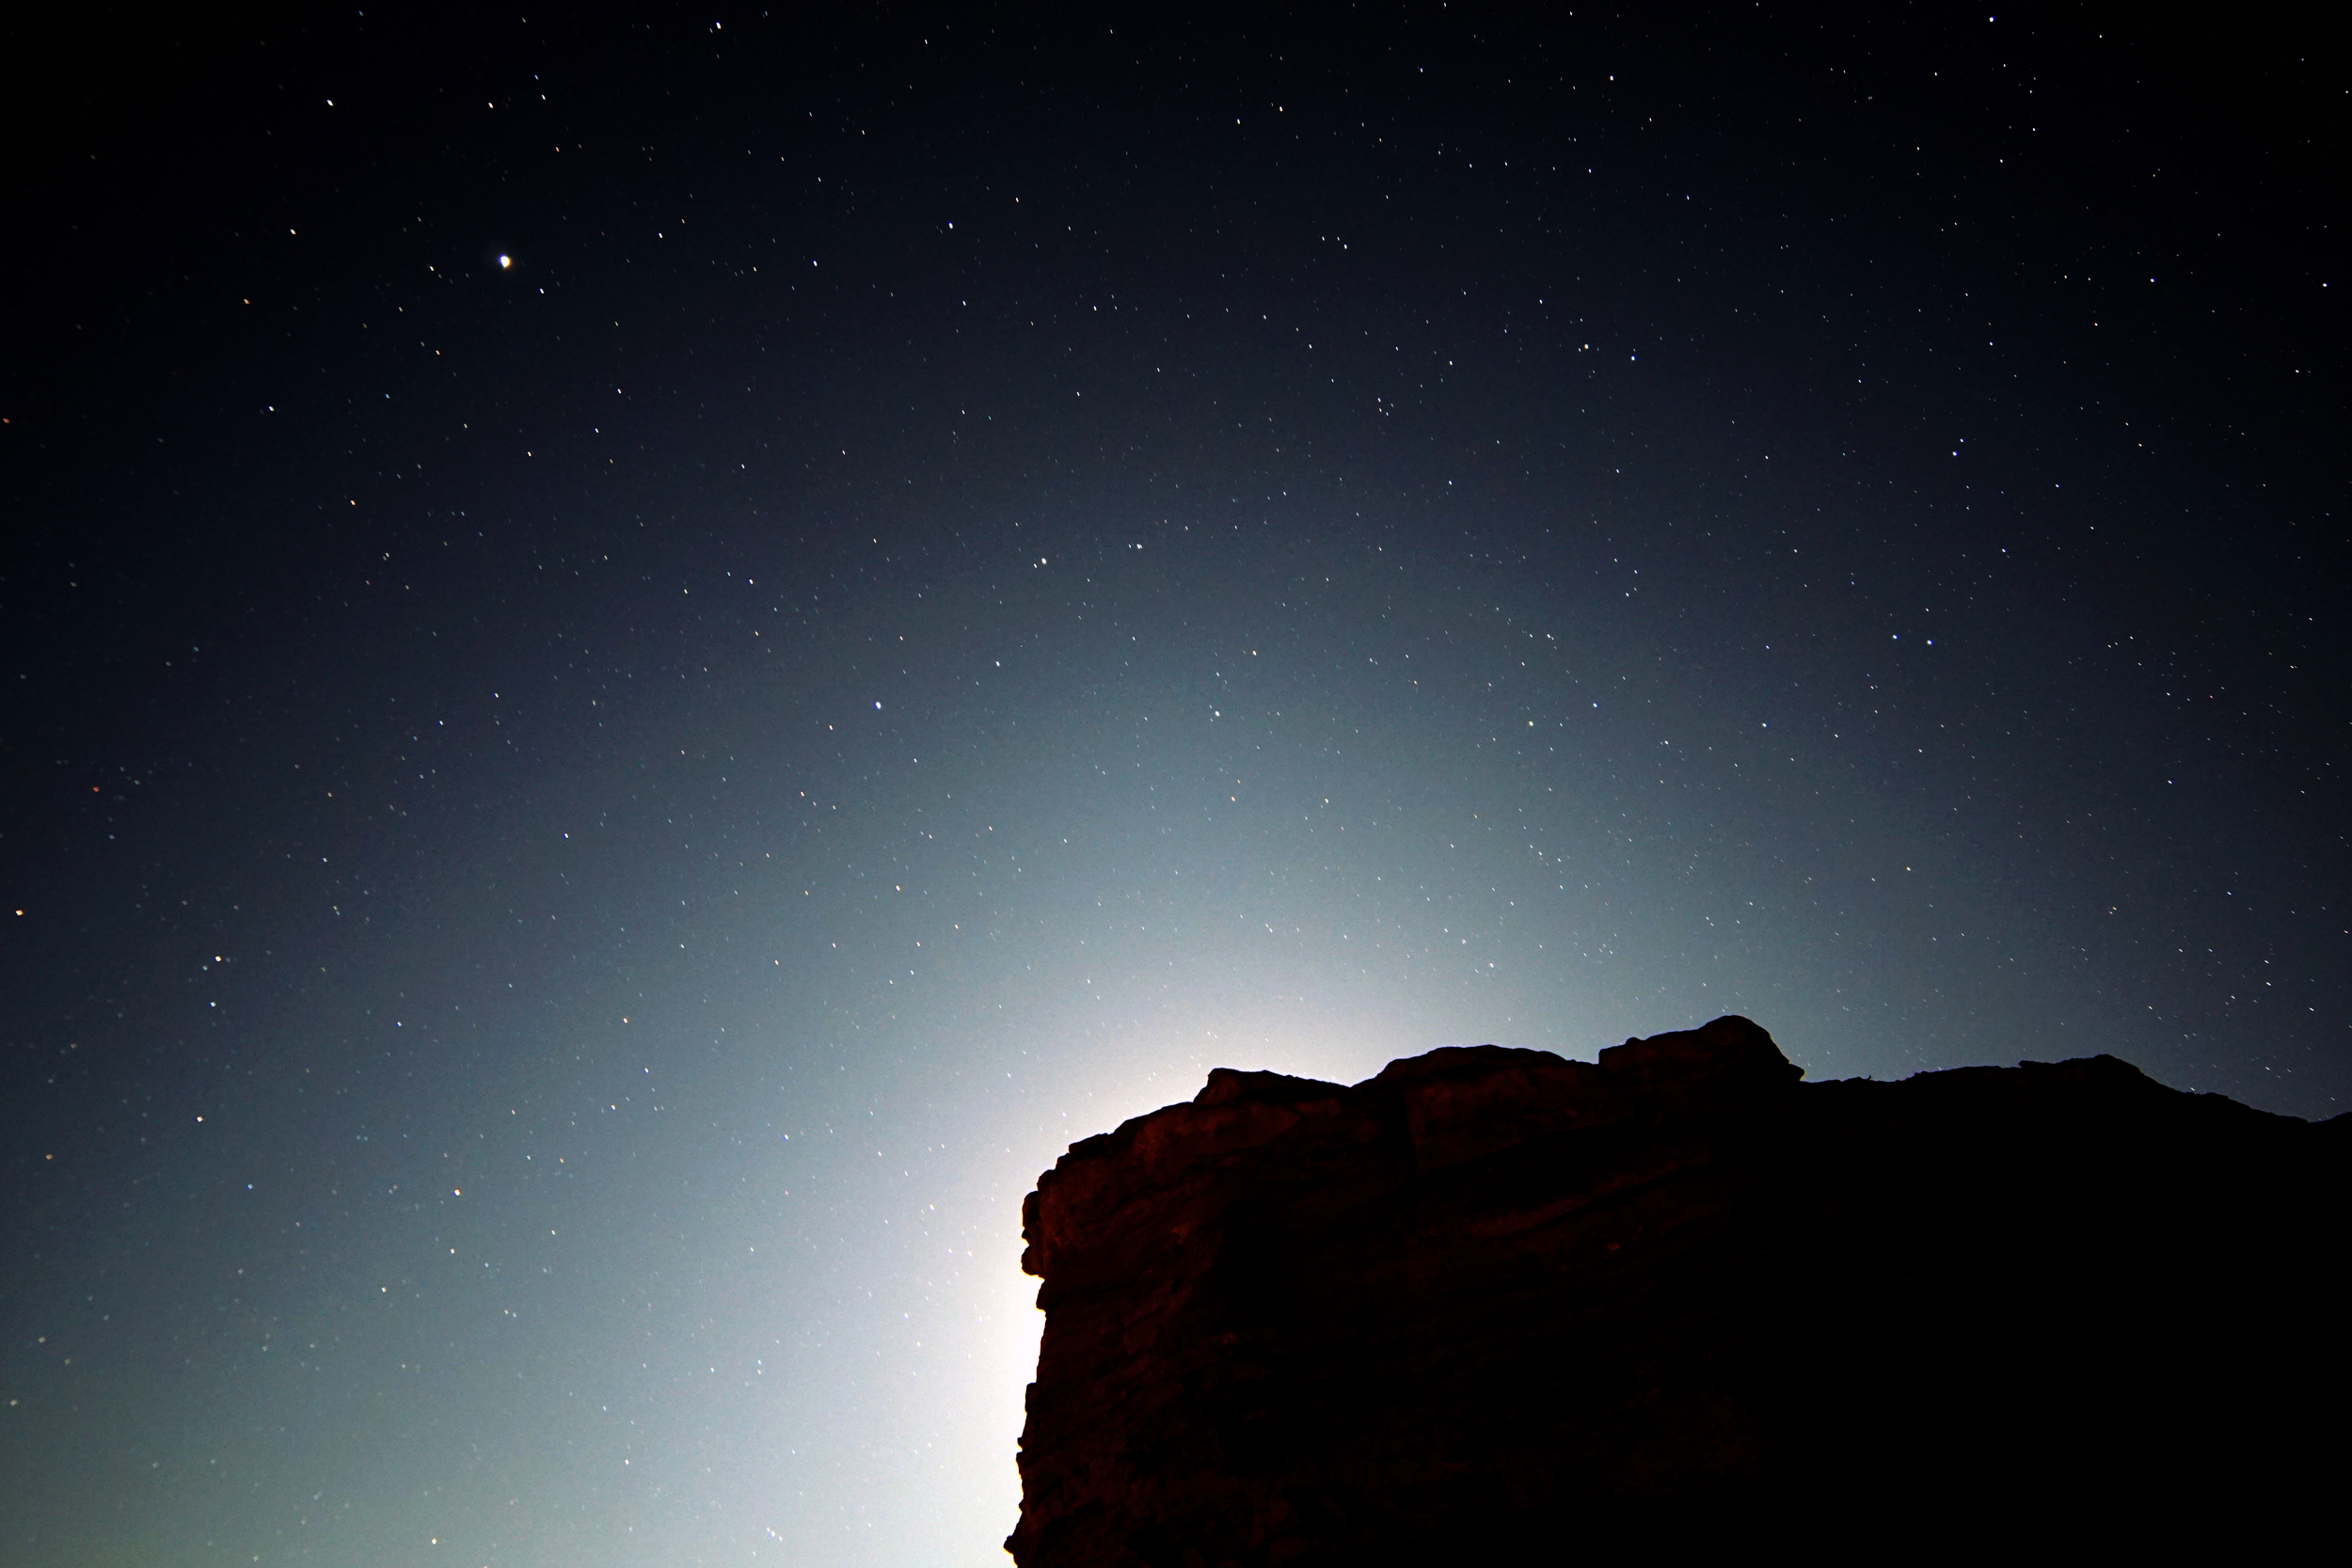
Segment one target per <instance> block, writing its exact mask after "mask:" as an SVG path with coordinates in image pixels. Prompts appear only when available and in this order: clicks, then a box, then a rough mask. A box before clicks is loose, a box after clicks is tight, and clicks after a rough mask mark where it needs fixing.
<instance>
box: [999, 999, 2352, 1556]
mask: <svg viewBox="0 0 2352 1568" xmlns="http://www.w3.org/2000/svg"><path fill="white" fill-rule="evenodd" d="M1802 1077H1803V1074H1802V1073H1801V1072H1800V1071H1799V1069H1796V1068H1795V1067H1793V1066H1791V1065H1790V1064H1789V1063H1788V1060H1787V1059H1786V1058H1785V1057H1784V1056H1783V1055H1782V1054H1781V1053H1780V1051H1779V1049H1778V1048H1777V1047H1776V1046H1775V1045H1774V1044H1773V1042H1772V1037H1771V1036H1769V1035H1768V1034H1766V1033H1765V1032H1764V1031H1763V1030H1762V1029H1760V1028H1758V1027H1757V1026H1756V1025H1755V1024H1754V1023H1751V1022H1748V1021H1747V1020H1745V1019H1741V1018H1722V1019H1717V1020H1716V1021H1715V1022H1712V1023H1709V1024H1708V1025H1706V1026H1705V1027H1704V1028H1701V1029H1695V1030H1691V1031H1687V1032H1682V1033H1677V1034H1667V1035H1660V1036H1656V1037H1651V1038H1649V1039H1635V1040H1628V1041H1627V1042H1626V1043H1625V1044H1624V1045H1621V1046H1617V1047H1614V1048H1613V1049H1610V1050H1607V1051H1603V1052H1602V1053H1600V1060H1599V1063H1598V1065H1597V1066H1596V1065H1593V1064H1589V1063H1581V1062H1571V1061H1566V1060H1563V1059H1562V1058H1560V1057H1558V1056H1555V1055H1552V1054H1551V1053H1548V1052H1540V1051H1518V1050H1506V1049H1502V1048H1500V1047H1496V1046H1479V1047H1475V1048H1470V1049H1448V1050H1441V1051H1434V1052H1431V1053H1429V1054H1427V1055H1424V1056H1419V1057H1414V1058H1411V1059H1409V1060H1405V1061H1398V1062H1393V1063H1391V1064H1390V1065H1389V1067H1388V1068H1387V1069H1385V1070H1383V1071H1382V1072H1381V1073H1380V1074H1379V1075H1378V1076H1377V1077H1375V1078H1373V1079H1370V1080H1368V1081H1367V1082H1365V1083H1361V1084H1358V1085H1353V1086H1344V1085H1338V1084H1327V1083H1320V1082H1317V1081H1314V1080H1311V1079H1300V1078H1291V1077H1286V1076H1283V1075H1282V1074H1279V1073H1273V1072H1237V1071H1232V1070H1230V1069H1217V1070H1216V1071H1215V1072H1213V1073H1211V1074H1210V1075H1209V1082H1208V1085H1207V1087H1205V1088H1204V1089H1202V1090H1201V1092H1200V1095H1199V1096H1198V1097H1197V1098H1196V1099H1195V1100H1194V1101H1191V1102H1190V1103H1188V1104H1181V1105H1171V1106H1168V1107H1167V1108H1165V1109H1163V1110H1159V1111H1155V1112H1153V1113H1152V1114H1151V1115H1149V1116H1145V1117H1136V1119H1134V1120H1132V1121H1129V1122H1127V1123H1126V1124H1124V1125H1123V1126H1121V1127H1120V1128H1119V1129H1118V1131H1116V1132H1110V1133H1107V1134H1104V1135H1103V1136H1099V1137H1093V1138H1089V1139H1087V1140H1086V1141H1085V1142H1083V1143H1079V1144H1077V1145H1074V1146H1073V1148H1071V1150H1070V1152H1069V1153H1068V1154H1067V1155H1065V1156H1064V1157H1063V1158H1062V1159H1061V1160H1060V1161H1059V1162H1058V1163H1057V1164H1056V1165H1055V1167H1054V1168H1053V1169H1052V1170H1051V1171H1048V1172H1046V1173H1045V1175H1044V1176H1042V1177H1041V1178H1040V1179H1039V1182H1038V1190H1037V1191H1036V1192H1035V1193H1033V1194H1031V1195H1030V1196H1029V1198H1028V1202H1027V1206H1026V1208H1025V1215H1024V1218H1025V1235H1026V1238H1027V1241H1028V1243H1029V1245H1028V1251H1027V1253H1026V1254H1025V1258H1024V1259H1023V1261H1024V1266H1025V1267H1026V1268H1027V1270H1028V1271H1029V1272H1030V1273H1031V1274H1034V1275H1038V1276H1039V1277H1040V1278H1041V1280H1042V1284H1041V1286H1040V1288H1039V1291H1038V1304H1039V1306H1040V1307H1042V1308H1043V1309H1044V1311H1045V1315H1046V1316H1045V1331H1044V1338H1043V1342H1042V1345H1041V1350H1040V1354H1039V1361H1038V1374H1037V1381H1036V1382H1035V1383H1034V1384H1033V1385H1031V1386H1030V1389H1029V1403H1028V1412H1029V1414H1028V1424H1027V1427H1026V1430H1025V1433H1024V1434H1023V1439H1022V1453H1021V1473H1022V1479H1023V1488H1024V1499H1023V1504H1022V1513H1021V1520H1020V1524H1019V1527H1018V1528H1016V1529H1015V1530H1014V1532H1013V1534H1012V1536H1011V1538H1010V1539H1009V1541H1007V1543H1006V1546H1007V1548H1008V1549H1009V1551H1010V1552H1011V1553H1012V1555H1013V1558H1014V1559H1015V1560H1016V1561H1017V1562H1019V1563H1020V1564H1022V1565H1023V1568H1097V1565H1103V1568H1108V1565H1114V1564H1115V1565H1122V1568H1124V1565H1130V1564H1132V1565H1136V1568H1222V1565H1250V1568H1257V1565H1268V1568H1271V1565H1275V1564H1286V1563H1340V1562H1347V1563H1359V1562H1379V1561H1397V1562H1404V1561H1412V1562H1424V1563H1434V1562H1486V1561H1494V1562H1503V1561H1511V1562H1518V1561H1564V1560H1567V1559H1568V1558H1571V1557H1579V1558H1581V1557H1583V1556H1585V1555H1587V1554H1588V1553H1589V1552H1590V1551H1591V1550H1593V1549H1596V1548H1602V1547H1608V1546H1611V1545H1616V1544H1625V1543H1627V1542H1628V1541H1630V1540H1636V1539H1638V1540H1639V1541H1640V1542H1641V1543H1643V1544H1645V1545H1649V1546H1656V1545H1659V1544H1672V1543H1673V1542H1675V1541H1676V1540H1677V1539H1682V1540H1689V1541H1695V1540H1697V1539H1699V1538H1701V1537H1708V1538H1715V1537H1718V1536H1719V1535H1726V1534H1727V1535H1731V1536H1737V1537H1738V1538H1740V1539H1744V1540H1750V1541H1753V1542H1755V1543H1756V1544H1761V1540H1762V1539H1764V1538H1769V1536H1770V1535H1771V1534H1772V1533H1774V1532H1781V1531H1801V1532H1803V1533H1804V1537H1805V1538H1807V1539H1810V1540H1813V1541H1815V1542H1817V1543H1818V1542H1819V1541H1821V1540H1824V1539H1827V1538H1828V1537H1830V1536H1833V1535H1837V1534H1848V1533H1851V1535H1853V1536H1855V1537H1857V1538H1864V1539H1867V1538H1873V1537H1874V1536H1875V1535H1876V1534H1877V1532H1882V1531H1885V1530H1899V1531H1901V1532H1902V1537H1903V1539H1904V1540H1905V1541H1907V1542H1910V1543H1912V1544H1922V1543H1931V1542H1932V1541H1934V1540H1935V1539H1937V1538H1938V1537H1939V1536H1943V1537H1951V1536H1956V1535H1958V1534H1963V1533H1964V1534H1994V1535H2001V1534H2008V1533H2010V1532H2013V1531H2017V1530H2032V1531H2036V1532H2048V1531H2051V1530H2057V1531H2061V1532H2063V1531H2066V1530H2082V1531H2093V1530H2104V1532H2105V1533H2106V1538H2107V1539H2109V1540H2110V1541H2112V1540H2113V1539H2114V1538H2115V1530H2116V1529H2117V1528H2120V1527H2121V1526H2122V1524H2124V1523H2130V1524H2131V1525H2132V1528H2140V1527H2141V1526H2146V1525H2149V1524H2150V1522H2152V1521H2154V1522H2163V1521H2170V1527H2169V1528H2176V1529H2178V1530H2188V1529H2192V1528H2206V1527H2208V1526H2213V1525H2215V1524H2216V1522H2217V1520H2221V1519H2223V1518H2242V1519H2245V1520H2249V1521H2253V1522H2255V1523H2262V1522H2265V1521H2267V1522H2269V1523H2272V1524H2281V1525H2282V1524H2283V1523H2284V1522H2286V1521H2288V1520H2291V1519H2294V1518H2296V1516H2297V1515H2305V1516H2308V1515H2309V1514H2310V1513H2311V1511H2312V1510H2313V1509H2315V1508H2317V1507H2318V1506H2319V1504H2318V1501H2317V1499H2322V1498H2330V1497H2334V1496H2335V1495H2336V1494H2337V1493H2338V1491H2339V1490H2340V1489H2341V1487H2342V1484H2343V1475H2342V1462H2343V1459H2344V1439H2343V1437H2342V1435H2341V1431H2340V1423H2341V1420H2342V1412H2343V1409H2344V1403H2343V1396H2344V1393H2345V1392H2346V1391H2347V1390H2346V1379H2345V1369H2346V1358H2345V1353H2344V1331H2343V1327H2342V1320H2343V1312H2344V1305H2345V1304H2344V1299H2343V1284H2344V1271H2343V1266H2342V1258H2343V1250H2344V1248H2343V1216H2344V1196H2345V1193H2346V1171H2347V1163H2348V1162H2347V1153H2348V1152H2352V1135H2348V1134H2352V1118H2338V1119H2337V1120H2335V1121H2332V1122H2328V1123H2325V1124H2320V1125H2312V1124H2309V1123H2305V1122H2301V1121H2297V1120H2294V1119H2292V1118H2288V1117H2274V1116H2268V1115H2265V1114H2263V1113H2260V1112H2257V1111H2253V1110H2250V1109H2249V1108H2247V1107H2245V1106H2242V1105H2239V1104H2237V1103H2235V1102H2233V1101H2228V1100H2225V1099H2222V1098H2220V1097H2218V1096H2211V1095H2189V1094H2183V1093H2180V1092H2177V1091H2175V1090H2172V1089H2169V1088H2166V1087H2163V1086H2162V1085H2157V1084H2155V1083H2153V1082H2152V1081H2150V1080H2149V1079H2147V1078H2145V1077H2143V1076H2142V1075H2141V1074H2140V1073H2139V1072H2138V1071H2137V1069H2133V1068H2132V1067H2130V1066H2128V1065H2126V1064H2125V1063H2123V1062H2121V1061H2118V1060H2116V1059H2114V1058H2112V1057H2107V1056H2101V1057H2096V1058H2092V1059H2090V1060H2084V1061H2071V1062H2063V1063H2058V1064H2055V1065H2051V1064H2039V1063H2026V1064H2022V1065H2020V1066H2018V1067H2016V1068H2013V1069H1993V1068H1972V1069H1962V1070H1958V1071H1950V1072H1938V1073H1928V1074H1922V1075H1920V1076H1918V1077H1915V1078H1913V1079H1910V1080H1908V1081H1905V1082H1902V1083H1875V1082H1863V1081H1853V1082H1843V1083H1827V1084H1804V1083H1802V1082H1801V1081H1800V1080H1801V1079H1802ZM2329 1508H2330V1511H2332V1504H2330V1505H2329ZM1758 1531H1763V1532H1766V1535H1765V1537H1758V1535H1757V1532H1758ZM2239 1533H2241V1534H2243V1533H2244V1532H2243V1531H2240V1532H2239ZM1890 1544H1891V1543H1890Z"/></svg>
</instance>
